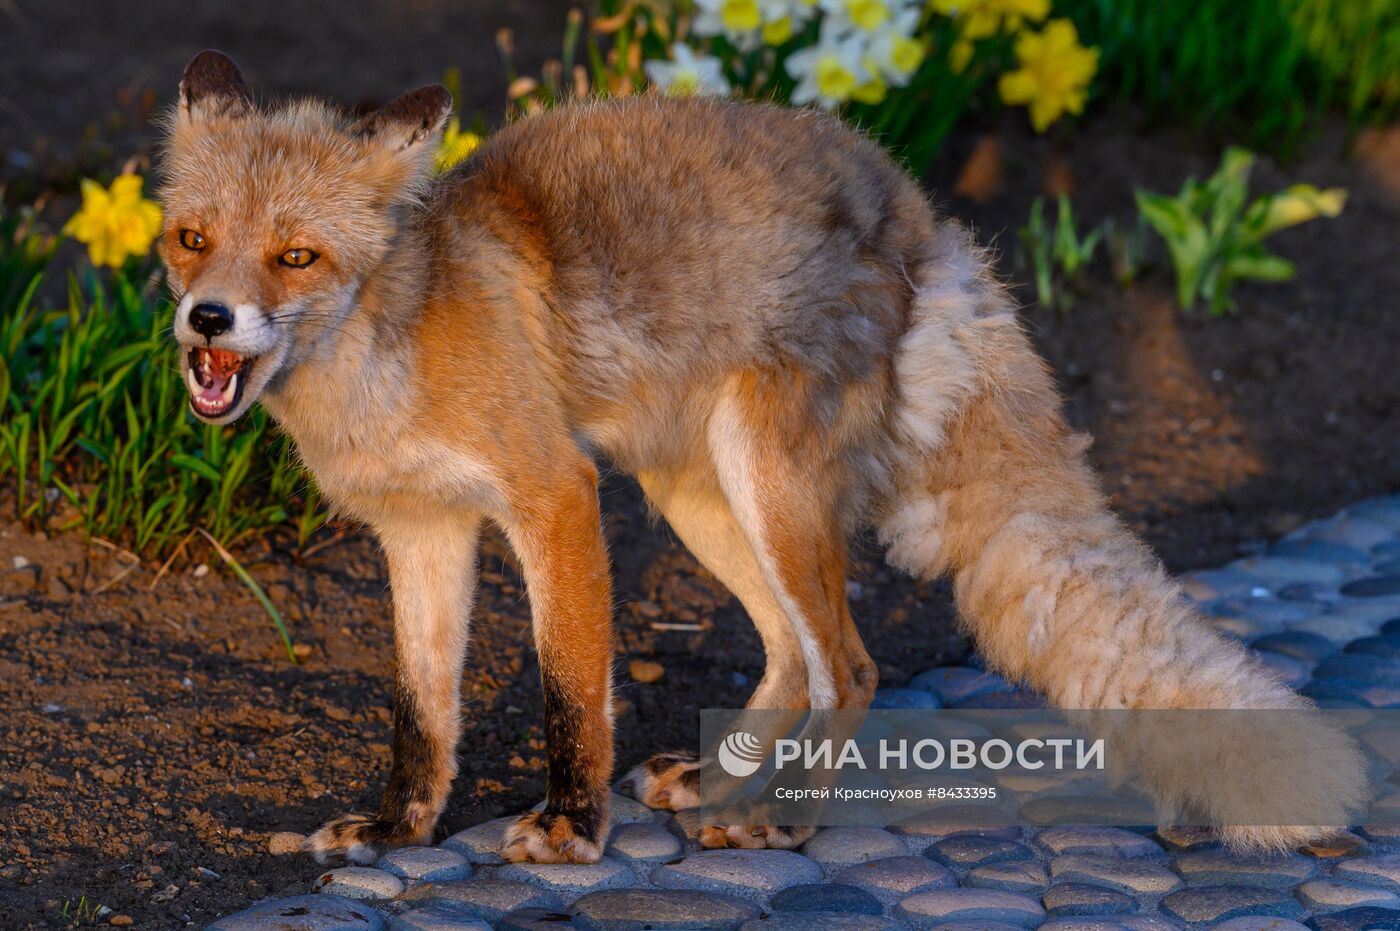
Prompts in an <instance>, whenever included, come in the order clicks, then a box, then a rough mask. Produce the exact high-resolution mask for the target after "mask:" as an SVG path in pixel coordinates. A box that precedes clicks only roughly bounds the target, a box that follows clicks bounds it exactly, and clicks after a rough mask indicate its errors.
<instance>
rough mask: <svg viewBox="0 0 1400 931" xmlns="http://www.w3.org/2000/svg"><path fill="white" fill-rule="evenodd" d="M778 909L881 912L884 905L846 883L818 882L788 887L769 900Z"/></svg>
mask: <svg viewBox="0 0 1400 931" xmlns="http://www.w3.org/2000/svg"><path fill="white" fill-rule="evenodd" d="M768 907H769V909H771V910H772V911H775V912H827V913H831V914H841V915H846V914H852V915H879V914H881V913H883V912H884V907H883V906H881V905H880V903H879V901H877V900H876V898H875V897H874V896H873V895H871V894H870V893H869V892H866V891H865V890H864V889H857V888H856V887H855V886H847V885H845V884H843V883H816V884H814V885H809V886H789V887H788V888H786V889H784V890H783V891H782V892H779V893H778V894H777V895H775V896H773V898H772V900H771V901H770V902H769V903H768Z"/></svg>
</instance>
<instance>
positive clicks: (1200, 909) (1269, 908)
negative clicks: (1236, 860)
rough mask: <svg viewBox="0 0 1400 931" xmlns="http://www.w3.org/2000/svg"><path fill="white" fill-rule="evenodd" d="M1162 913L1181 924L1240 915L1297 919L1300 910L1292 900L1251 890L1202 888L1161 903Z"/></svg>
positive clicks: (1247, 888) (1187, 890)
mask: <svg viewBox="0 0 1400 931" xmlns="http://www.w3.org/2000/svg"><path fill="white" fill-rule="evenodd" d="M1161 908H1162V911H1163V912H1165V913H1166V914H1168V915H1171V916H1172V917H1173V918H1178V919H1180V920H1181V921H1186V922H1191V923H1196V922H1202V921H1210V922H1215V921H1225V920H1227V919H1230V918H1238V917H1240V916H1243V915H1268V916H1272V917H1275V918H1297V917H1298V916H1300V915H1302V914H1303V909H1302V906H1300V905H1299V904H1298V903H1297V902H1295V901H1294V900H1293V897H1292V896H1289V895H1287V893H1282V892H1279V891H1277V890H1273V889H1260V888H1256V887H1254V886H1205V887H1202V888H1191V889H1182V890H1179V891H1177V892H1173V893H1171V894H1170V895H1168V896H1166V897H1165V898H1163V899H1162V903H1161Z"/></svg>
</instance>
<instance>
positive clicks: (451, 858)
mask: <svg viewBox="0 0 1400 931" xmlns="http://www.w3.org/2000/svg"><path fill="white" fill-rule="evenodd" d="M375 866H377V867H379V869H381V870H384V871H385V872H386V873H392V874H394V875H395V876H397V877H399V878H400V879H412V880H417V881H427V882H431V881H433V880H442V879H466V878H467V877H469V876H470V875H471V872H472V868H471V864H470V863H468V862H467V859H466V857H463V856H462V855H461V854H460V853H457V852H456V851H455V850H449V849H447V848H446V847H400V848H399V849H397V850H391V851H389V852H388V853H386V854H385V855H384V856H382V857H380V858H379V862H378V863H376V864H375Z"/></svg>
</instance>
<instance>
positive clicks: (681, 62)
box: [642, 42, 729, 96]
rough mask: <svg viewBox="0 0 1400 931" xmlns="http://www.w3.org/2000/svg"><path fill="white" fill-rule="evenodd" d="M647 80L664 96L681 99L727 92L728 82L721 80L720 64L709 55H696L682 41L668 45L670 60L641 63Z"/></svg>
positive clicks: (722, 72) (722, 73) (722, 75)
mask: <svg viewBox="0 0 1400 931" xmlns="http://www.w3.org/2000/svg"><path fill="white" fill-rule="evenodd" d="M642 70H643V71H645V72H646V75H647V80H649V81H651V83H653V84H655V85H656V86H657V87H658V88H660V89H661V90H662V91H664V92H665V93H667V94H672V95H675V96H684V95H687V94H719V95H725V94H728V93H729V82H728V81H726V80H725V78H724V70H723V68H721V66H720V61H719V59H718V58H715V57H714V56H713V55H700V54H697V53H696V51H695V50H694V49H692V48H691V47H690V46H688V45H686V44H685V43H684V42H677V43H676V44H675V45H672V46H671V60H670V61H661V60H653V61H648V62H643V63H642Z"/></svg>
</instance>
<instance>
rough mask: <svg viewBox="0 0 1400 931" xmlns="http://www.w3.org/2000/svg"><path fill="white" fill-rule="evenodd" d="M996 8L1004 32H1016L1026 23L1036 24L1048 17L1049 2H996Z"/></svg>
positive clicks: (1042, 0)
mask: <svg viewBox="0 0 1400 931" xmlns="http://www.w3.org/2000/svg"><path fill="white" fill-rule="evenodd" d="M996 6H997V7H998V11H999V12H1000V13H1001V15H1002V16H1003V17H1004V18H1003V20H1002V29H1003V30H1005V31H1006V32H1018V31H1020V29H1021V27H1022V26H1024V25H1025V24H1026V23H1027V22H1032V23H1038V22H1041V21H1042V20H1044V19H1045V17H1047V16H1049V15H1050V0H996Z"/></svg>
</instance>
